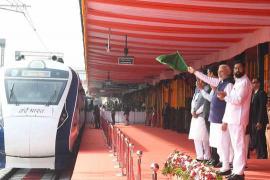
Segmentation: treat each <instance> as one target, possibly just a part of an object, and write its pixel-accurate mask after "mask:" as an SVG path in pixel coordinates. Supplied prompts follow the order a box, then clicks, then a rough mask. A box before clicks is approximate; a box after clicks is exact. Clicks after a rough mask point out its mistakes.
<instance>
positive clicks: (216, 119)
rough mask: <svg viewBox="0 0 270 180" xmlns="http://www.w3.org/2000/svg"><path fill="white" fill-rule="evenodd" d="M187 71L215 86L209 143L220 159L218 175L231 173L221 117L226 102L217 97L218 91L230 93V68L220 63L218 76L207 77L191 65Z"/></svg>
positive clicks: (228, 141) (228, 137)
mask: <svg viewBox="0 0 270 180" xmlns="http://www.w3.org/2000/svg"><path fill="white" fill-rule="evenodd" d="M188 72H189V73H194V75H195V76H196V77H197V78H199V79H201V80H203V81H204V82H206V83H207V84H209V85H210V86H212V87H213V88H216V89H215V91H214V94H213V96H212V98H211V104H210V114H209V121H210V122H211V125H212V131H213V132H211V134H212V135H213V133H214V134H215V136H214V137H213V136H212V138H211V139H210V140H211V141H210V143H211V144H212V145H215V146H216V147H217V152H218V154H219V156H220V159H221V161H222V167H221V168H220V170H219V172H218V173H219V174H220V175H229V174H231V169H230V166H229V162H230V156H232V152H231V141H230V136H229V132H228V130H227V129H222V119H223V115H224V112H225V107H226V102H224V101H223V100H220V99H218V98H217V92H218V91H224V92H227V93H228V94H229V93H230V91H231V89H232V87H233V84H232V83H231V68H230V67H229V66H228V65H226V64H221V65H220V66H219V68H218V78H213V77H208V76H206V75H204V74H202V73H200V72H199V71H195V70H194V69H193V68H192V67H188Z"/></svg>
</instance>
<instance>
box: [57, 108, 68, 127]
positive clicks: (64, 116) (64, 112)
mask: <svg viewBox="0 0 270 180" xmlns="http://www.w3.org/2000/svg"><path fill="white" fill-rule="evenodd" d="M67 118H68V113H67V110H66V104H65V105H64V107H63V110H62V113H61V116H60V118H59V122H58V128H60V127H61V126H62V125H63V124H64V123H65V122H66V120H67Z"/></svg>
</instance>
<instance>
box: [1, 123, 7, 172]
mask: <svg viewBox="0 0 270 180" xmlns="http://www.w3.org/2000/svg"><path fill="white" fill-rule="evenodd" d="M5 166H6V156H5V138H4V128H3V127H2V126H0V168H5Z"/></svg>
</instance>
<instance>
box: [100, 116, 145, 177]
mask: <svg viewBox="0 0 270 180" xmlns="http://www.w3.org/2000/svg"><path fill="white" fill-rule="evenodd" d="M101 127H102V129H103V132H104V135H105V137H106V141H107V145H108V147H109V148H111V149H112V151H113V155H115V156H116V158H117V162H118V164H119V167H120V168H121V175H122V176H127V180H135V176H134V174H135V173H134V164H133V156H134V145H133V144H132V143H130V141H129V138H128V137H126V136H125V135H124V133H122V132H121V130H120V129H119V128H117V127H115V126H113V125H112V124H111V123H110V122H109V121H107V120H105V119H104V117H101ZM141 157H142V151H137V167H136V169H137V172H136V180H141Z"/></svg>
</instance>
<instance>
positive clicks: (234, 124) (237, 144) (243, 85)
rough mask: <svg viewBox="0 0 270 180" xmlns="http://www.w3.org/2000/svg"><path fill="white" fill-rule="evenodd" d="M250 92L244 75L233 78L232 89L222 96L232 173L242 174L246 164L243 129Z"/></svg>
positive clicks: (246, 117)
mask: <svg viewBox="0 0 270 180" xmlns="http://www.w3.org/2000/svg"><path fill="white" fill-rule="evenodd" d="M251 94H252V86H251V82H250V80H249V79H248V77H247V76H246V75H244V76H243V77H241V78H236V79H235V84H234V86H233V89H232V91H231V92H230V93H229V94H227V96H226V97H225V98H224V99H225V101H226V102H227V104H226V109H225V114H224V116H223V120H222V121H223V122H225V123H228V130H229V135H230V140H231V144H232V147H233V151H234V159H233V173H234V174H238V175H242V174H243V173H244V169H245V165H246V158H247V157H246V144H245V131H246V126H247V124H248V121H249V108H250V100H251Z"/></svg>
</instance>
